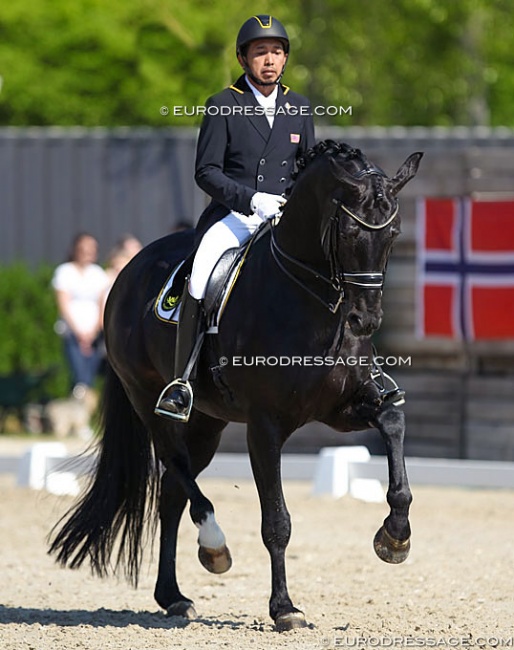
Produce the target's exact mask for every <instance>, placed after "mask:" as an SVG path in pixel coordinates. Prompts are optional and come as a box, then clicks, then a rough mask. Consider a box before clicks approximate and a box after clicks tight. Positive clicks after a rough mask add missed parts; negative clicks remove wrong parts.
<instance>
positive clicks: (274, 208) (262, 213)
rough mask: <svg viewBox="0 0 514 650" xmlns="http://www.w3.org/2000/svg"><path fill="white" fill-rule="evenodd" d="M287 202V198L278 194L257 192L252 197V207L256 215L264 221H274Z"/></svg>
mask: <svg viewBox="0 0 514 650" xmlns="http://www.w3.org/2000/svg"><path fill="white" fill-rule="evenodd" d="M285 202H286V200H285V198H284V197H283V196H280V195H278V194H266V193H265V192H256V193H255V194H254V195H253V196H252V200H251V202H250V207H251V208H252V210H253V212H254V214H258V215H259V217H260V218H261V219H262V220H263V221H264V220H266V219H272V218H273V217H274V216H275V215H276V214H278V213H279V212H280V211H281V209H282V207H283V206H284V203H285Z"/></svg>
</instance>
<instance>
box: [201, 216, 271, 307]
mask: <svg viewBox="0 0 514 650" xmlns="http://www.w3.org/2000/svg"><path fill="white" fill-rule="evenodd" d="M261 224H262V219H261V218H260V217H259V216H258V215H256V214H252V215H250V216H249V217H247V216H246V215H244V214H239V212H230V213H229V214H227V216H226V217H224V218H223V219H221V221H218V222H216V223H215V224H214V225H213V226H211V227H210V228H209V230H208V231H207V232H206V233H205V235H204V236H203V238H202V241H201V242H200V246H199V247H198V250H197V252H196V256H195V259H194V262H193V270H192V272H191V279H190V281H189V293H190V294H191V295H192V296H193V298H195V299H196V300H201V299H202V298H203V297H204V296H205V289H206V287H207V282H208V281H209V278H210V276H211V273H212V271H213V269H214V267H215V266H216V262H217V261H218V260H219V259H220V257H221V256H222V255H223V253H224V252H225V251H226V250H228V249H229V248H237V247H239V246H242V245H243V244H244V243H245V241H247V240H248V239H249V238H250V237H251V236H252V235H253V233H254V232H255V231H256V230H257V228H258V227H259V226H260V225H261Z"/></svg>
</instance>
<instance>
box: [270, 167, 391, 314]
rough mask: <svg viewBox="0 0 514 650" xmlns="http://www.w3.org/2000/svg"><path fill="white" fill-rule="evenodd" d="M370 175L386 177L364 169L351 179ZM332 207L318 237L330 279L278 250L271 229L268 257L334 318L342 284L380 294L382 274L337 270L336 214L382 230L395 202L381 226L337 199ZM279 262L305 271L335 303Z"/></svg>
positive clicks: (373, 169) (371, 169) (377, 172)
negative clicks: (325, 251) (325, 252)
mask: <svg viewBox="0 0 514 650" xmlns="http://www.w3.org/2000/svg"><path fill="white" fill-rule="evenodd" d="M372 174H374V175H377V176H382V177H384V176H385V174H384V173H383V172H381V171H380V170H378V169H376V168H374V167H371V168H370V167H366V169H363V170H362V171H360V172H358V173H357V174H356V175H355V176H354V177H355V178H361V177H362V176H369V175H372ZM382 196H383V194H382V192H379V193H378V194H377V198H382ZM332 203H334V205H335V208H334V212H333V214H332V215H331V216H330V218H329V219H328V221H327V225H326V227H325V229H324V231H323V234H322V237H321V241H322V244H323V246H324V248H325V241H326V242H327V249H328V252H329V263H330V271H331V273H330V278H328V277H327V276H325V275H324V274H323V273H320V272H319V271H316V270H315V269H313V268H311V267H310V266H308V265H307V264H304V263H303V262H300V260H297V259H296V258H294V257H292V256H291V255H289V254H288V253H286V252H285V251H284V250H282V249H281V248H280V246H279V245H278V244H277V240H276V239H275V232H274V230H275V229H274V228H272V229H271V238H270V247H271V253H272V255H273V259H274V260H275V262H276V263H277V265H278V267H279V268H280V270H281V271H282V272H283V273H284V274H285V275H287V277H288V278H290V279H291V280H293V281H294V282H296V284H298V285H299V286H300V287H302V289H304V290H305V291H306V292H307V293H309V294H310V295H311V296H312V297H313V298H316V300H317V301H318V302H320V303H321V304H322V305H323V306H324V307H326V308H327V309H329V310H330V311H331V312H332V313H333V314H335V313H336V312H337V310H338V309H339V307H340V306H341V304H342V302H343V300H344V295H345V294H344V285H345V284H352V285H354V286H357V287H361V288H363V289H380V290H381V289H382V287H383V286H384V272H383V271H373V272H368V273H345V272H344V271H343V270H342V269H341V268H340V267H339V264H338V262H337V234H338V228H339V219H338V210H343V212H345V213H346V214H348V215H349V216H350V217H351V218H352V219H354V220H355V221H356V222H357V223H359V224H360V225H361V226H363V227H364V228H368V229H370V230H383V229H384V228H386V227H387V226H388V225H389V224H390V223H391V222H392V221H393V220H394V218H395V217H396V215H397V214H398V201H397V200H396V202H395V206H394V209H393V211H392V212H391V214H390V215H389V217H388V218H387V219H386V221H385V222H384V223H381V224H372V223H368V222H367V221H365V220H364V219H362V218H361V217H359V216H358V215H357V214H355V213H354V212H352V211H351V210H350V209H349V208H348V207H347V206H346V205H344V203H342V202H341V201H338V200H337V199H332ZM280 258H282V259H284V260H287V261H288V262H290V263H291V264H294V265H295V266H296V267H298V268H299V269H302V270H303V271H307V272H308V273H310V274H311V275H312V276H314V277H315V278H316V280H321V281H322V282H323V283H325V284H326V285H328V286H330V288H331V289H333V290H334V291H335V293H336V300H335V301H332V302H328V301H326V300H323V298H321V297H320V296H319V295H318V294H317V293H315V292H314V291H312V290H311V289H310V288H309V287H308V286H307V285H305V284H304V283H303V282H302V281H301V280H300V279H298V278H297V277H296V276H295V275H294V274H293V273H291V271H289V270H288V269H287V268H286V267H285V266H284V264H283V262H282V261H281V259H280Z"/></svg>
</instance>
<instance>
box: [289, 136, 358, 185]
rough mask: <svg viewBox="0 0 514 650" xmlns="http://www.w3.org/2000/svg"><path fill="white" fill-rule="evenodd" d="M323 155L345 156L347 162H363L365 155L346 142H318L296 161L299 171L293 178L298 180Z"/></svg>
mask: <svg viewBox="0 0 514 650" xmlns="http://www.w3.org/2000/svg"><path fill="white" fill-rule="evenodd" d="M323 155H328V156H332V157H334V158H335V157H336V156H339V155H343V156H344V157H345V160H353V159H354V158H359V159H360V160H363V154H362V152H361V150H360V149H354V148H353V147H351V146H350V145H349V144H346V142H336V141H335V140H322V141H321V142H318V143H317V144H316V145H314V147H311V148H310V149H308V150H307V151H306V152H305V153H304V154H302V155H300V156H298V158H297V159H296V167H297V171H296V172H295V174H293V178H294V179H295V180H296V178H297V177H298V176H299V175H300V174H301V173H302V172H303V171H304V170H305V169H306V168H307V167H308V166H309V165H310V164H311V163H312V162H313V161H314V160H316V159H317V158H319V157H320V156H323Z"/></svg>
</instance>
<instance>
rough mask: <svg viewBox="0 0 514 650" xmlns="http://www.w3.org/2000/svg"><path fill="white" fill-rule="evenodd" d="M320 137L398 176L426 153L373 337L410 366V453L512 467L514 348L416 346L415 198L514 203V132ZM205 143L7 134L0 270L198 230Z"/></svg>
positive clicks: (306, 433)
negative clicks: (73, 249) (86, 235)
mask: <svg viewBox="0 0 514 650" xmlns="http://www.w3.org/2000/svg"><path fill="white" fill-rule="evenodd" d="M317 136H318V138H320V139H322V138H327V137H332V138H334V139H337V140H345V141H347V142H349V143H351V144H352V145H354V146H357V147H360V148H361V149H362V150H363V151H364V152H365V153H366V154H367V155H368V157H369V158H370V159H371V160H373V161H374V162H375V163H377V164H378V165H380V166H382V167H383V168H384V169H385V171H386V172H387V173H388V174H389V175H392V174H393V173H394V172H395V171H396V169H397V168H398V167H399V165H400V164H401V163H402V162H403V160H404V159H405V158H406V157H407V156H408V155H409V154H410V153H412V152H413V151H425V157H424V159H423V161H422V164H421V167H420V171H419V173H418V176H417V177H416V179H414V180H413V181H412V182H411V183H410V184H409V185H407V186H406V187H405V188H404V190H403V191H402V193H401V195H400V199H401V200H400V203H401V212H402V235H401V237H400V238H399V239H398V241H397V244H396V245H395V249H394V251H393V255H392V257H391V260H390V264H389V267H388V275H387V281H386V287H385V294H384V313H385V316H384V322H383V326H382V329H381V330H380V332H379V335H378V337H377V343H378V345H379V350H380V352H381V353H382V354H384V353H390V354H399V355H403V356H405V355H412V366H411V367H410V368H408V369H405V370H402V371H399V372H394V373H393V374H394V375H395V376H396V377H397V378H398V380H399V381H400V383H401V384H402V385H403V386H404V387H405V388H406V389H407V391H408V394H407V404H406V406H405V412H406V416H407V424H408V432H407V447H406V448H407V451H408V453H410V454H412V455H420V456H447V457H458V456H463V457H470V458H490V459H505V460H514V407H513V404H512V390H513V389H514V341H503V342H487V341H486V342H484V341H480V342H476V343H473V344H470V345H465V344H463V343H461V342H455V341H449V340H445V339H423V340H419V339H417V338H416V335H415V302H416V281H415V278H416V238H415V233H416V225H415V201H416V197H418V196H444V195H446V196H458V195H472V194H479V195H482V196H485V195H487V196H496V197H499V196H501V197H506V196H509V197H514V155H513V150H514V131H512V130H508V129H493V130H487V129H467V128H462V129H450V130H445V129H422V128H416V129H398V128H395V129H380V128H375V129H360V128H353V129H352V128H349V129H318V130H317ZM195 140H196V131H193V130H145V129H138V130H128V129H114V130H106V129H93V130H85V129H0V214H1V236H0V264H5V263H9V262H12V261H14V260H18V259H23V260H27V261H29V262H32V263H34V264H36V263H39V262H41V261H45V262H49V263H52V264H57V263H58V262H60V261H61V260H62V259H63V257H64V256H65V254H66V252H67V250H68V246H69V242H70V240H71V238H72V236H73V235H74V234H75V233H76V232H77V231H79V230H88V231H91V232H92V233H93V234H94V235H96V236H97V237H98V238H99V240H100V244H101V255H106V253H107V251H108V250H109V248H110V247H111V246H112V245H113V243H114V242H115V240H116V239H117V237H118V236H119V235H120V234H122V233H124V232H126V231H130V232H133V233H134V234H135V235H137V236H138V237H139V238H140V239H141V240H142V241H143V243H145V244H146V243H149V242H150V241H152V240H154V239H156V238H158V237H161V236H163V235H164V234H167V233H168V232H169V231H170V230H171V229H172V228H173V227H174V226H175V224H176V223H177V222H179V221H182V220H186V221H190V222H191V223H194V222H195V221H196V219H197V217H198V215H199V214H200V212H201V211H202V209H203V206H204V205H205V201H206V197H205V196H204V195H203V193H202V192H201V191H200V190H199V189H198V188H197V187H196V186H195V184H194V180H193V169H194V155H195ZM375 437H376V436H375ZM361 439H363V438H362V437H360V434H353V437H350V438H347V437H345V436H342V435H340V434H336V433H334V432H333V431H331V430H328V429H327V428H326V427H324V428H323V427H322V426H321V425H319V426H318V425H309V426H306V427H304V428H303V429H302V431H300V432H299V433H298V435H297V436H294V437H293V439H292V440H291V443H288V445H289V450H290V451H291V450H292V451H314V450H317V449H318V448H319V447H321V446H325V445H334V444H335V445H338V444H344V441H345V440H346V442H350V443H351V444H355V443H356V442H358V441H359V440H361ZM224 445H225V447H226V448H227V449H231V450H239V448H240V447H244V436H242V435H241V433H240V431H239V430H237V431H235V433H234V434H231V433H230V432H229V433H228V434H227V436H225V438H224Z"/></svg>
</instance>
